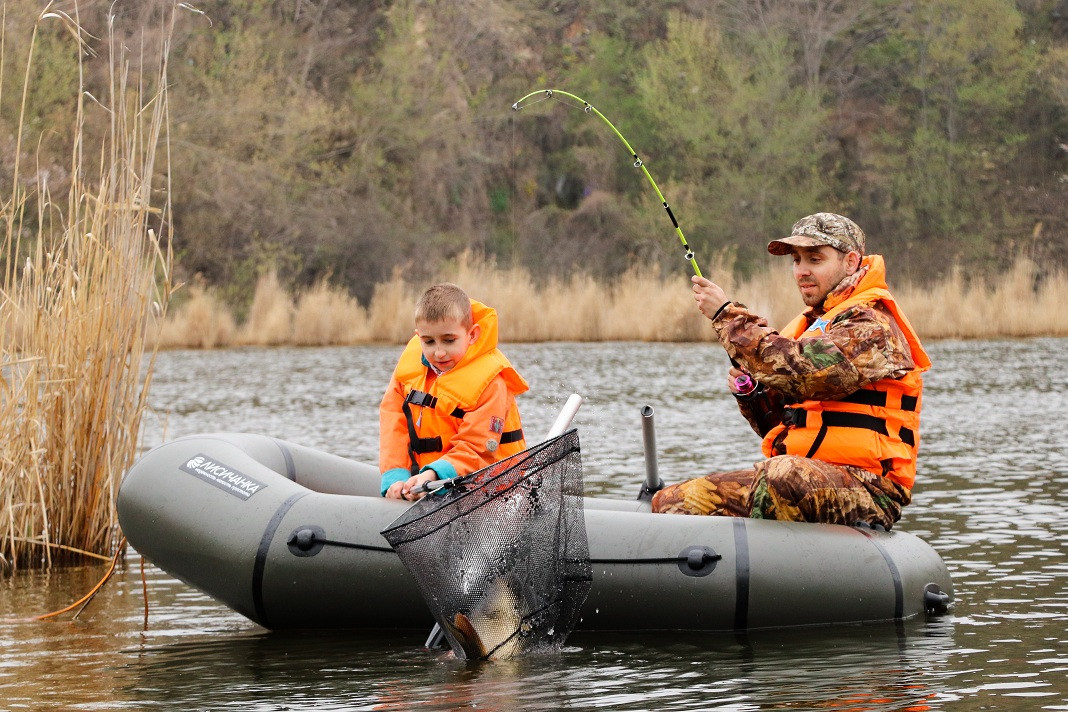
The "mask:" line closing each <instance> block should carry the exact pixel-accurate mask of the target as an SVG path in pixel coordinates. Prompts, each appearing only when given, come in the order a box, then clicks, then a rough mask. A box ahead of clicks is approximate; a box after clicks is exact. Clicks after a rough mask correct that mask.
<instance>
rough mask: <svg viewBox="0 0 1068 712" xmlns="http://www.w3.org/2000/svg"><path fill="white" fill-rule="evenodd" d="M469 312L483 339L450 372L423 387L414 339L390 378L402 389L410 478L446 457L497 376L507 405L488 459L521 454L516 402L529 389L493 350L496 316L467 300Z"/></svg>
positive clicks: (424, 380)
mask: <svg viewBox="0 0 1068 712" xmlns="http://www.w3.org/2000/svg"><path fill="white" fill-rule="evenodd" d="M471 311H472V316H473V318H474V321H475V323H477V324H479V325H480V326H481V327H482V330H481V331H482V333H481V334H480V335H479V338H478V340H477V341H476V342H475V343H474V344H472V345H471V346H470V347H469V348H468V350H467V353H465V354H464V357H463V358H462V359H461V360H460V362H459V363H457V364H456V366H455V367H454V368H452V369H450V370H448V371H446V372H445V373H442V374H438V375H436V376H430V377H429V378H430V379H431V385H430V386H429V387H428V386H427V385H426V384H427V382H428V370H429V368H428V366H427V365H426V363H425V362H424V361H423V353H422V346H421V344H420V341H419V337H418V336H414V337H412V339H411V340H410V341H409V342H408V344H407V346H405V348H404V351H403V353H401V357H400V360H399V361H398V363H397V368H396V369H395V370H394V372H393V375H394V377H395V378H396V379H397V380H398V381H399V382H400V384H401V386H402V387H403V389H404V395H405V398H404V405H403V408H404V413H405V417H406V418H407V420H408V431H409V443H408V451H409V455H410V456H411V459H412V465H413V466H412V468H411V469H412V472H413V474H414V473H415V472H418V471H419V468H421V467H423V466H424V465H427V464H429V463H431V462H434V461H435V460H438V459H439V458H440V457H441V453H443V452H447V451H448V449H449V446H450V444H451V443H452V439H453V438H454V437H455V435H456V433H457V431H458V430H459V427H460V424H461V422H462V421H463V419H464V417H465V416H468V411H470V410H472V409H473V408H474V406H475V405H476V404H477V403H478V400H479V397H480V396H481V395H482V392H483V391H484V390H485V389H486V387H487V386H488V385H489V384H490V382H491V381H493V379H494V378H497V377H498V376H501V377H502V378H503V379H504V381H505V383H506V384H507V388H508V392H509V394H510V395H511V398H510V401H511V402H510V404H509V409H508V412H507V414H506V415H505V418H504V422H503V423H502V424H501V426H500V430H499V432H500V442H499V446H498V447H497V448H496V450H495V451H493V459H494V460H502V459H504V458H505V457H508V456H509V455H514V454H516V453H518V452H520V451H522V450H525V449H526V440H525V439H524V437H523V425H522V421H521V420H520V417H519V408H518V407H517V405H516V402H515V396H517V395H519V394H520V393H524V392H525V391H527V390H528V388H529V386H528V385H527V382H526V381H525V380H524V379H523V377H522V376H520V375H519V373H518V372H517V371H516V370H515V369H514V368H513V367H512V364H511V362H509V360H508V357H507V356H505V355H504V354H503V353H502V352H501V350H500V349H498V348H497V316H496V311H495V310H493V309H492V308H491V307H487V306H486V305H484V304H482V303H481V302H477V301H475V300H474V299H472V300H471ZM422 389H426V390H422ZM468 417H470V416H468Z"/></svg>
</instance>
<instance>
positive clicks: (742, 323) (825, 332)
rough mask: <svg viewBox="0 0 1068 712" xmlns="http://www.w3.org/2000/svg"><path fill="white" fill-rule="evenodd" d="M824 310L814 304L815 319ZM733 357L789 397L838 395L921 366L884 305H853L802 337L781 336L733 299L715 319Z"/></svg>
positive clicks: (793, 399)
mask: <svg viewBox="0 0 1068 712" xmlns="http://www.w3.org/2000/svg"><path fill="white" fill-rule="evenodd" d="M822 313H823V312H821V311H816V310H812V309H810V310H809V312H808V314H807V316H808V320H809V323H815V322H816V321H817V320H819V318H820V316H821V315H822ZM713 327H715V330H716V335H717V336H718V337H719V341H720V343H721V344H723V348H725V349H726V350H727V353H728V354H729V355H730V357H731V358H732V359H734V360H735V361H736V362H738V363H740V364H741V365H742V366H743V367H744V368H745V370H746V371H748V372H749V373H750V374H751V375H752V376H753V378H755V379H756V380H757V381H759V382H760V383H762V384H764V386H765V387H766V388H769V389H771V390H773V391H775V392H776V393H778V394H779V395H781V396H782V398H784V399H785V400H787V401H789V402H793V403H797V402H800V401H803V400H838V399H840V398H844V397H845V396H847V395H849V394H850V393H853V392H854V391H856V390H857V389H858V388H861V387H862V386H866V385H868V384H869V383H874V382H876V381H880V380H882V379H883V378H887V377H890V378H900V377H901V376H903V375H905V373H907V372H908V371H911V370H912V369H913V368H915V363H914V362H913V360H912V353H911V351H910V349H909V345H908V341H907V340H906V339H905V334H904V333H903V332H902V331H901V327H899V326H898V325H897V322H896V321H894V318H893V317H892V316H891V315H890V313H889V312H888V311H887V310H886V309H885V308H884V307H882V306H881V305H879V304H876V305H858V306H856V307H853V308H851V309H847V310H846V311H844V312H843V313H842V314H840V315H839V316H838V318H836V319H835V320H834V323H833V324H827V323H822V324H821V326H820V328H819V329H818V330H817V331H815V332H812V331H809V332H806V333H805V334H803V335H802V336H801V338H798V339H791V338H788V337H786V336H781V335H779V334H778V332H775V331H773V330H771V329H769V328H768V327H767V326H766V325H765V322H764V320H763V319H762V318H761V317H759V316H757V315H755V314H753V313H752V312H750V311H749V310H748V309H747V308H746V307H745V305H744V304H731V305H730V306H728V307H726V308H724V309H723V311H722V312H721V313H720V315H719V317H718V318H717V319H716V320H715V322H713Z"/></svg>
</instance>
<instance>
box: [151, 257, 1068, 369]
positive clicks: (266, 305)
mask: <svg viewBox="0 0 1068 712" xmlns="http://www.w3.org/2000/svg"><path fill="white" fill-rule="evenodd" d="M789 270H790V268H789V265H788V263H786V262H784V261H781V260H774V259H769V261H768V262H767V264H766V266H765V267H764V269H762V270H759V271H758V272H756V273H755V274H754V275H752V276H750V277H748V278H746V279H737V278H735V277H733V276H732V273H733V266H732V264H731V262H730V260H729V259H726V258H720V259H715V260H713V261H712V262H711V263H710V264H709V265H707V266H706V267H705V268H704V269H703V271H704V272H705V274H706V275H709V276H711V277H712V278H713V279H715V280H717V281H718V282H719V284H720V285H721V286H723V287H724V288H725V289H726V291H727V293H728V294H729V295H730V296H731V297H732V298H734V299H736V300H738V301H740V302H743V303H745V304H746V305H748V306H749V307H750V308H751V309H753V310H754V311H755V312H757V313H758V314H763V315H766V316H767V318H768V321H769V323H770V324H771V325H772V326H774V327H776V328H781V327H783V326H785V325H786V323H787V322H789V320H790V319H791V318H793V316H794V315H796V314H797V313H798V312H799V311H800V310H801V308H802V307H803V305H802V304H801V299H800V297H799V296H798V293H797V289H796V287H795V286H794V283H793V281H792V279H791V276H790V271H789ZM1040 275H1041V272H1040V270H1039V268H1038V267H1037V266H1036V265H1035V264H1033V263H1031V262H1030V261H1028V260H1025V259H1021V260H1019V261H1018V262H1016V263H1015V264H1014V265H1012V266H1011V267H1010V269H1008V270H1007V271H1006V272H1004V273H1003V274H1001V275H1000V276H999V277H998V279H997V280H995V281H993V282H988V281H978V280H971V281H969V280H967V279H965V277H964V275H963V273H962V272H961V271H960V270H955V271H953V272H952V273H951V274H950V276H949V277H947V278H946V279H944V280H942V281H940V282H936V283H934V284H924V285H909V284H906V285H903V286H902V287H900V288H899V289H895V290H894V291H895V294H896V295H897V297H898V299H899V301H900V302H901V304H902V306H903V307H904V309H905V312H906V314H908V315H909V318H910V319H911V320H912V323H913V325H914V326H915V327H916V329H917V331H918V332H919V333H920V335H921V336H922V337H924V338H926V339H943V338H972V339H978V338H982V339H988V338H989V339H993V338H1006V337H1034V336H1068V310H1065V309H1063V308H1062V306H1061V305H1063V304H1066V303H1068V275H1066V274H1065V273H1064V272H1055V273H1052V274H1046V275H1042V276H1041V277H1040ZM439 278H440V279H441V280H447V281H452V282H456V283H458V284H460V285H461V286H462V287H464V288H465V289H466V290H467V291H468V293H469V294H470V295H471V296H472V297H473V298H475V299H479V300H481V301H484V302H486V303H487V304H490V305H492V306H493V307H495V308H496V309H497V311H498V313H499V315H500V322H501V324H500V333H501V340H502V341H504V342H521V341H535V342H536V341H680V342H681V341H703V340H709V339H711V338H713V334H712V330H711V328H710V325H709V323H708V321H707V320H706V319H703V318H702V317H701V316H700V314H698V312H697V310H696V309H695V308H694V304H693V299H692V296H691V292H690V282H689V275H688V274H687V273H685V272H682V271H681V270H680V271H679V273H678V274H667V275H665V274H662V273H661V272H660V271H658V270H656V269H640V268H634V269H632V270H630V271H628V272H627V273H625V274H623V275H620V277H619V278H618V279H617V280H615V281H613V282H611V283H608V284H603V283H599V282H597V281H596V280H594V279H593V278H592V277H590V276H588V275H585V274H578V275H575V276H573V277H572V278H570V279H569V280H567V281H561V280H552V281H549V282H547V283H545V284H542V285H538V284H536V283H535V282H534V280H533V278H532V277H531V276H530V274H529V273H527V272H526V271H525V270H523V269H519V268H515V267H512V268H499V267H497V266H495V265H494V264H493V263H492V262H489V261H486V260H481V259H478V258H475V257H473V256H471V255H464V256H462V257H461V258H460V259H459V260H457V262H456V263H455V264H453V265H451V266H450V267H449V268H448V269H445V270H443V271H442V273H441V274H440V276H439ZM424 286H425V285H414V284H409V283H408V282H406V281H404V280H403V279H402V278H401V277H400V276H399V275H395V276H394V277H393V278H392V279H391V280H389V281H387V282H383V283H381V284H379V285H377V286H376V288H375V291H374V294H373V296H372V298H371V302H370V305H369V306H368V307H366V308H364V307H361V306H360V305H359V304H357V303H356V302H355V301H354V300H353V299H352V298H351V297H350V296H349V295H347V294H346V293H345V292H344V291H342V290H340V289H337V288H332V287H330V286H328V285H327V284H325V283H320V284H318V285H316V287H315V288H314V289H312V290H311V291H309V292H308V293H306V294H305V295H303V296H302V297H301V298H300V300H299V303H298V306H297V307H296V308H294V307H293V299H292V298H291V297H290V296H289V295H288V294H286V293H285V292H284V291H283V290H282V289H281V287H280V286H279V284H278V280H277V278H275V277H274V276H273V275H270V276H267V277H265V278H263V279H261V280H260V283H259V285H258V286H257V289H256V295H255V298H254V301H253V304H254V306H253V310H252V314H253V316H252V317H251V318H250V319H249V322H248V323H247V324H246V325H245V326H244V327H242V328H241V329H234V328H233V327H232V324H233V318H232V317H231V316H229V311H228V310H227V309H226V308H225V307H224V306H223V305H222V304H220V303H218V302H217V301H211V306H210V308H209V307H208V306H206V305H204V306H202V301H201V300H206V299H208V297H205V296H202V295H203V291H201V292H197V293H195V294H194V295H193V298H192V299H190V300H189V301H188V302H187V303H186V305H185V307H184V308H182V309H178V310H176V311H175V314H174V315H173V316H172V317H170V319H169V320H168V322H167V324H165V327H164V332H163V333H164V335H165V337H166V338H165V340H164V341H163V342H162V344H161V345H162V346H165V347H185V348H211V347H213V346H244V345H251V344H298V345H351V344H362V343H403V342H404V341H406V340H407V339H408V338H410V337H411V334H412V322H411V316H410V315H411V312H412V305H413V304H414V303H415V299H416V297H417V296H418V294H419V292H420V291H421V290H422V289H423V288H424ZM200 289H201V290H203V288H202V287H201V288H200ZM194 309H197V310H202V313H198V314H197V315H188V312H190V311H191V310H194ZM210 319H214V320H216V321H217V322H218V321H225V322H226V323H228V324H230V325H231V326H230V327H228V328H226V329H220V330H219V331H218V332H216V333H215V334H214V335H213V338H212V339H211V340H210V342H208V341H207V340H205V339H204V338H203V334H202V330H203V329H204V327H205V324H208V323H209V320H210ZM183 334H185V336H184V337H183Z"/></svg>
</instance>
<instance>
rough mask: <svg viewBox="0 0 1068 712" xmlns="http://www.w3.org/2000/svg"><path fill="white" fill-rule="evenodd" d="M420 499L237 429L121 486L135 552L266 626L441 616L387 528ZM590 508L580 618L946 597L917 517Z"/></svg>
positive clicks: (721, 621) (826, 620)
mask: <svg viewBox="0 0 1068 712" xmlns="http://www.w3.org/2000/svg"><path fill="white" fill-rule="evenodd" d="M409 506H411V505H410V503H408V502H401V501H394V500H386V499H384V498H382V497H381V496H379V472H378V469H377V468H376V467H374V466H372V465H368V464H365V463H360V462H356V461H352V460H348V459H345V458H341V457H338V456H335V455H332V454H329V453H325V452H322V451H318V450H315V449H312V448H308V447H304V446H301V445H298V444H295V443H290V442H285V441H282V440H278V439H275V438H271V437H268V436H264V435H254V434H240V433H218V434H206V435H198V436H190V437H183V438H179V439H176V440H173V441H170V442H167V443H164V444H162V445H159V446H158V447H156V448H154V449H152V450H150V451H149V452H147V453H146V454H145V455H143V456H142V457H141V458H140V459H139V460H138V461H137V462H136V463H135V464H134V465H133V467H132V468H131V469H130V470H129V472H128V473H127V474H126V476H125V477H124V479H123V481H122V484H121V486H120V488H119V493H118V515H119V524H120V526H121V527H122V530H123V533H124V534H125V536H126V538H127V540H128V541H129V542H130V544H131V545H132V546H133V547H134V548H135V549H136V550H137V551H138V552H140V553H141V554H142V555H143V556H144V557H146V558H147V559H148V560H149V561H151V562H153V563H154V564H155V565H157V566H159V567H160V568H161V569H163V570H164V571H166V572H167V573H168V574H170V575H171V576H173V577H175V578H177V579H179V580H180V581H183V582H185V583H187V584H189V585H190V586H193V587H194V588H197V589H199V590H201V591H203V592H204V593H206V594H208V595H210V596H212V597H213V598H215V599H216V600H218V601H220V602H221V603H223V604H225V605H227V606H229V607H230V608H232V609H233V610H235V611H237V612H238V613H240V614H242V615H244V616H246V617H247V618H249V619H251V620H252V621H254V622H256V623H258V624H259V625H261V626H263V627H265V628H270V629H293V628H354V629H382V628H424V629H425V628H428V627H429V626H431V625H433V623H434V619H433V617H432V616H431V614H430V611H429V609H428V608H427V605H426V603H425V601H424V600H423V597H422V596H421V594H420V592H419V589H418V587H417V585H416V582H415V580H414V579H413V578H412V576H411V574H410V573H409V572H408V570H407V569H406V568H405V567H404V565H402V563H401V561H400V560H399V558H398V556H397V554H396V553H395V552H394V551H393V549H392V548H391V547H390V546H389V544H388V542H386V540H385V539H384V538H383V537H382V535H381V532H382V531H383V530H384V529H386V528H388V527H389V526H390V524H391V523H392V522H394V521H395V520H396V519H397V518H398V517H399V516H400V515H401V514H402V513H403V512H404V511H405V510H406V508H407V507H409ZM583 511H584V517H585V522H586V530H587V535H588V539H589V551H590V561H591V564H592V574H593V581H592V588H591V590H590V593H589V595H588V597H587V599H586V602H585V604H584V605H583V607H582V609H581V614H580V618H579V622H578V625H577V627H578V628H579V629H582V630H624V631H637V630H666V629H681V630H708V631H740V630H746V629H756V628H773V627H782V626H802V625H823V624H834V623H857V622H866V621H882V620H901V619H907V618H911V617H913V616H916V615H918V614H922V613H924V612H943V611H945V610H946V609H947V607H948V606H949V604H950V602H951V599H952V584H951V581H950V577H949V573H948V572H947V570H946V567H945V565H944V563H943V562H942V559H941V558H940V557H939V555H938V554H937V552H935V551H934V549H932V548H931V547H930V546H929V545H928V544H927V543H926V542H924V541H923V540H921V539H919V538H918V537H916V536H913V535H911V534H908V533H907V532H901V531H892V532H883V531H874V530H871V529H866V528H859V527H847V526H840V525H822V524H799V523H793V522H776V521H768V520H754V519H737V518H729V517H694V516H684V515H672V514H653V513H651V511H650V509H649V505H648V503H647V502H646V501H643V500H642V499H640V498H639V499H635V500H622V499H607V498H593V497H587V498H585V499H584V510H583Z"/></svg>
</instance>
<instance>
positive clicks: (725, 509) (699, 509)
mask: <svg viewBox="0 0 1068 712" xmlns="http://www.w3.org/2000/svg"><path fill="white" fill-rule="evenodd" d="M754 477H755V473H754V472H753V470H737V471H735V472H719V473H712V474H711V475H705V476H704V477H698V478H696V479H693V480H687V481H686V482H681V483H679V484H677V485H668V486H667V487H665V488H663V489H662V490H660V491H659V492H657V493H656V494H654V495H653V511H654V512H659V513H664V514H718V515H721V516H724V517H748V516H749V494H750V491H751V489H752V487H753V479H754Z"/></svg>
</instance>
